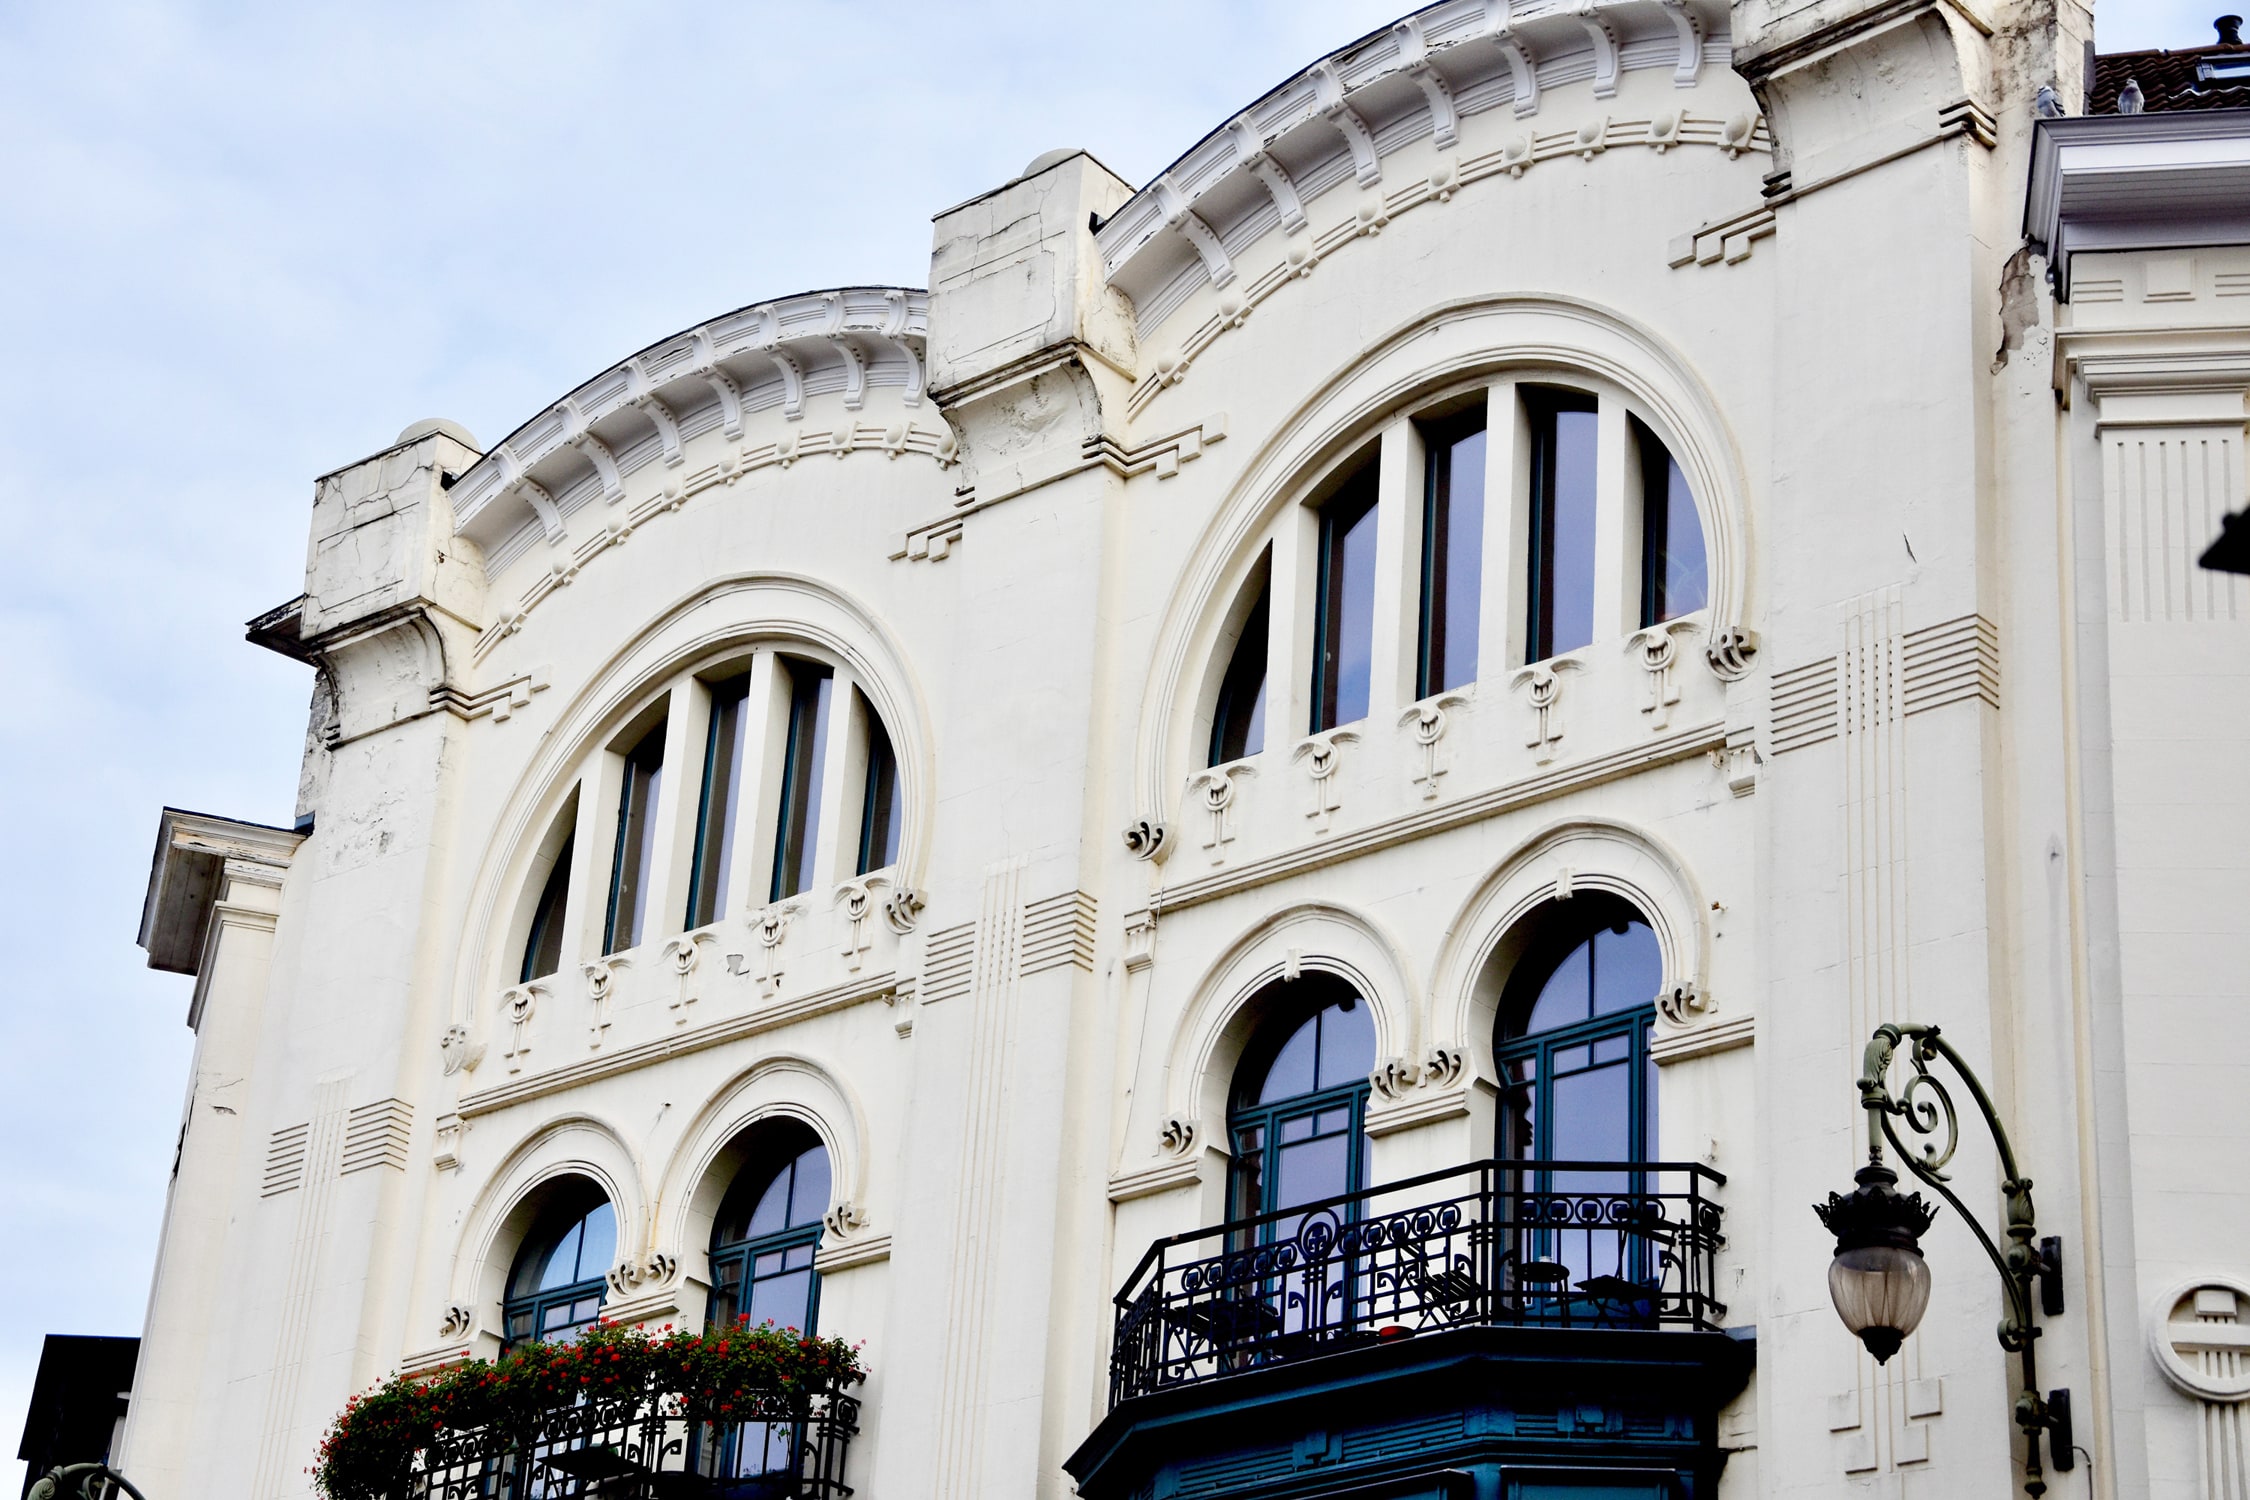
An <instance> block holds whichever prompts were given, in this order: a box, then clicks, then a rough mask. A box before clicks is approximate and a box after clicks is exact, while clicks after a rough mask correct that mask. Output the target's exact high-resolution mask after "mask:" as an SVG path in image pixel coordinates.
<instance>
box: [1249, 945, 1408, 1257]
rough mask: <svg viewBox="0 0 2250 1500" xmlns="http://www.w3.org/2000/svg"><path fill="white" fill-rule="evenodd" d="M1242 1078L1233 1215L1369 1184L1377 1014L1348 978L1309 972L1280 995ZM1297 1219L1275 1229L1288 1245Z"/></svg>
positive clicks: (1272, 1233) (1268, 1234)
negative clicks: (1370, 1094)
mask: <svg viewBox="0 0 2250 1500" xmlns="http://www.w3.org/2000/svg"><path fill="white" fill-rule="evenodd" d="M1280 995H1281V997H1282V999H1283V1008H1282V1009H1281V1010H1279V1011H1278V1012H1277V1013H1276V1014H1275V1015H1273V1016H1271V1017H1269V1018H1268V1020H1267V1022H1266V1024H1265V1025H1264V1026H1262V1027H1261V1028H1260V1029H1259V1031H1258V1034H1257V1036H1256V1037H1255V1038H1254V1039H1253V1040H1252V1042H1251V1045H1250V1048H1249V1050H1248V1051H1247V1052H1245V1053H1244V1055H1243V1059H1242V1064H1241V1066H1240V1067H1239V1068H1238V1069H1237V1070H1236V1073H1235V1090H1234V1099H1233V1102H1232V1106H1231V1108H1230V1109H1229V1110H1228V1113H1227V1130H1228V1135H1229V1136H1230V1137H1231V1139H1232V1141H1233V1144H1234V1217H1236V1218H1254V1217H1256V1216H1257V1215H1259V1214H1272V1213H1280V1212H1282V1211H1283V1210H1285V1209H1290V1208H1295V1207H1297V1206H1299V1205H1301V1204H1306V1203H1315V1202H1318V1201H1319V1200H1321V1199H1323V1198H1333V1197H1336V1196H1338V1195H1340V1194H1344V1193H1356V1192H1358V1191H1359V1190H1360V1189H1361V1188H1363V1187H1366V1186H1367V1095H1368V1090H1369V1083H1368V1075H1369V1074H1370V1073H1372V1072H1373V1071H1374V1068H1375V1018H1374V1014H1373V1011H1372V1009H1371V1007H1370V1006H1369V1005H1368V1003H1367V1002H1366V1001H1365V1000H1364V999H1362V998H1361V997H1360V996H1359V994H1358V993H1357V992H1355V991H1354V990H1353V989H1352V988H1351V986H1350V985H1348V984H1346V983H1345V982H1344V981H1343V980H1341V979H1338V978H1336V977H1334V976H1333V975H1326V974H1308V975H1306V976H1305V977H1304V978H1303V979H1300V980H1297V981H1296V982H1294V983H1292V984H1289V985H1287V986H1286V987H1285V988H1284V989H1282V990H1281V991H1280ZM1293 1222H1294V1221H1288V1220H1284V1221H1279V1222H1277V1223H1275V1224H1272V1225H1269V1226H1267V1229H1266V1231H1265V1233H1264V1235H1263V1236H1262V1237H1264V1238H1273V1239H1279V1238H1285V1237H1286V1236H1287V1235H1288V1234H1289V1233H1292V1232H1293V1229H1292V1228H1291V1225H1292V1224H1293Z"/></svg>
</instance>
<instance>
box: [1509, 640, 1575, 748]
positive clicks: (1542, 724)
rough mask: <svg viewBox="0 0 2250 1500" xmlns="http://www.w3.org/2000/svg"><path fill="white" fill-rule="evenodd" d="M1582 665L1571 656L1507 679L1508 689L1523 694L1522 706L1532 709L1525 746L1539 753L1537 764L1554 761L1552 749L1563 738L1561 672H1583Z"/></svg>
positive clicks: (1548, 662) (1524, 670) (1526, 670)
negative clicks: (1520, 690)
mask: <svg viewBox="0 0 2250 1500" xmlns="http://www.w3.org/2000/svg"><path fill="white" fill-rule="evenodd" d="M1584 667H1585V663H1583V662H1581V661H1579V660H1578V659H1577V658H1576V657H1572V656H1558V657H1556V658H1554V659H1553V660H1552V661H1543V662H1536V663H1534V664H1533V665H1531V666H1528V667H1522V668H1519V669H1518V670H1517V672H1516V674H1515V676H1513V677H1511V678H1509V679H1508V686H1510V687H1511V688H1521V689H1523V690H1524V702H1525V704H1526V705H1527V706H1529V708H1530V709H1531V732H1530V734H1529V735H1527V736H1526V737H1525V739H1524V744H1526V745H1527V746H1529V747H1530V748H1531V749H1533V750H1534V751H1536V752H1538V760H1539V764H1541V765H1546V764H1548V763H1549V762H1551V761H1552V760H1554V758H1555V755H1556V753H1557V752H1556V750H1555V746H1556V745H1558V744H1559V743H1561V741H1562V737H1563V718H1562V697H1563V691H1562V689H1563V679H1562V674H1563V673H1564V672H1576V671H1582V670H1584Z"/></svg>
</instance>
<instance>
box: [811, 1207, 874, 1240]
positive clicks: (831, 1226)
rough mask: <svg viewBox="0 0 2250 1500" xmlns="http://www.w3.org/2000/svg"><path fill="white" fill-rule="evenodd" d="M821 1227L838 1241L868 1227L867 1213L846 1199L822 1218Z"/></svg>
mask: <svg viewBox="0 0 2250 1500" xmlns="http://www.w3.org/2000/svg"><path fill="white" fill-rule="evenodd" d="M820 1223H821V1227H822V1228H824V1229H826V1230H827V1231H828V1232H829V1233H830V1234H832V1235H834V1236H836V1238H838V1239H842V1238H844V1237H845V1236H846V1235H849V1234H850V1233H852V1232H853V1231H854V1230H857V1229H865V1228H866V1227H867V1211H866V1210H865V1209H863V1208H861V1207H860V1206H859V1205H858V1204H856V1203H854V1202H852V1201H851V1200H850V1199H849V1198H846V1199H845V1200H844V1201H843V1202H841V1203H839V1204H837V1205H836V1206H835V1207H834V1208H831V1209H830V1210H828V1212H826V1213H824V1214H822V1215H821V1216H820Z"/></svg>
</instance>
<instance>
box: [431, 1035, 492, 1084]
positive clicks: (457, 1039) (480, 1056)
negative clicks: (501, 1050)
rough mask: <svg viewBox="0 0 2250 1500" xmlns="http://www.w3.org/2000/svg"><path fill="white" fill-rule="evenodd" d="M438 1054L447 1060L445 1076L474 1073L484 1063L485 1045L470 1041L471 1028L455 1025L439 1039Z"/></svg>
mask: <svg viewBox="0 0 2250 1500" xmlns="http://www.w3.org/2000/svg"><path fill="white" fill-rule="evenodd" d="M438 1053H439V1055H440V1056H442V1057H443V1058H444V1059H445V1076H446V1077H448V1078H450V1077H452V1076H453V1075H454V1074H456V1073H474V1072H475V1071H476V1070H477V1064H478V1063H480V1062H483V1061H484V1043H482V1042H472V1041H471V1040H469V1028H468V1027H466V1026H461V1025H453V1026H448V1027H446V1028H445V1034H444V1035H442V1036H440V1037H439V1038H438Z"/></svg>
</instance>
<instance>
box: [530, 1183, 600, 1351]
mask: <svg viewBox="0 0 2250 1500" xmlns="http://www.w3.org/2000/svg"><path fill="white" fill-rule="evenodd" d="M616 1259H617V1212H616V1210H615V1209H613V1208H612V1207H611V1206H610V1202H609V1199H608V1197H607V1196H606V1195H604V1194H603V1192H602V1190H601V1189H600V1188H598V1187H596V1186H595V1185H594V1184H593V1183H592V1182H590V1181H588V1180H587V1179H586V1178H583V1177H568V1178H564V1179H563V1180H562V1181H560V1182H557V1183H555V1184H554V1185H553V1186H551V1187H550V1188H549V1189H548V1190H547V1193H546V1196H545V1199H544V1201H543V1202H542V1203H541V1204H540V1207H539V1214H538V1217H537V1218H536V1219H534V1220H533V1221H532V1226H531V1233H530V1234H528V1235H526V1236H525V1237H524V1242H523V1248H521V1249H520V1250H518V1251H517V1252H516V1261H515V1265H514V1266H513V1268H511V1269H510V1270H509V1272H508V1300H507V1305H506V1307H505V1308H504V1309H503V1311H504V1313H505V1315H506V1325H505V1326H506V1329H507V1340H506V1343H507V1346H508V1347H513V1346H515V1345H517V1344H520V1343H525V1342H527V1341H529V1340H532V1339H544V1340H547V1341H549V1342H555V1341H560V1340H565V1339H569V1338H571V1337H573V1336H574V1335H576V1334H577V1332H578V1330H579V1329H581V1328H584V1327H585V1326H586V1325H587V1324H589V1323H591V1322H593V1321H594V1319H595V1318H596V1317H597V1316H598V1315H599V1314H600V1312H601V1306H602V1296H603V1294H604V1293H605V1292H606V1291H607V1290H608V1289H609V1282H608V1279H607V1278H608V1275H609V1268H610V1266H611V1264H612V1263H613V1262H614V1261H615V1260H616Z"/></svg>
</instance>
